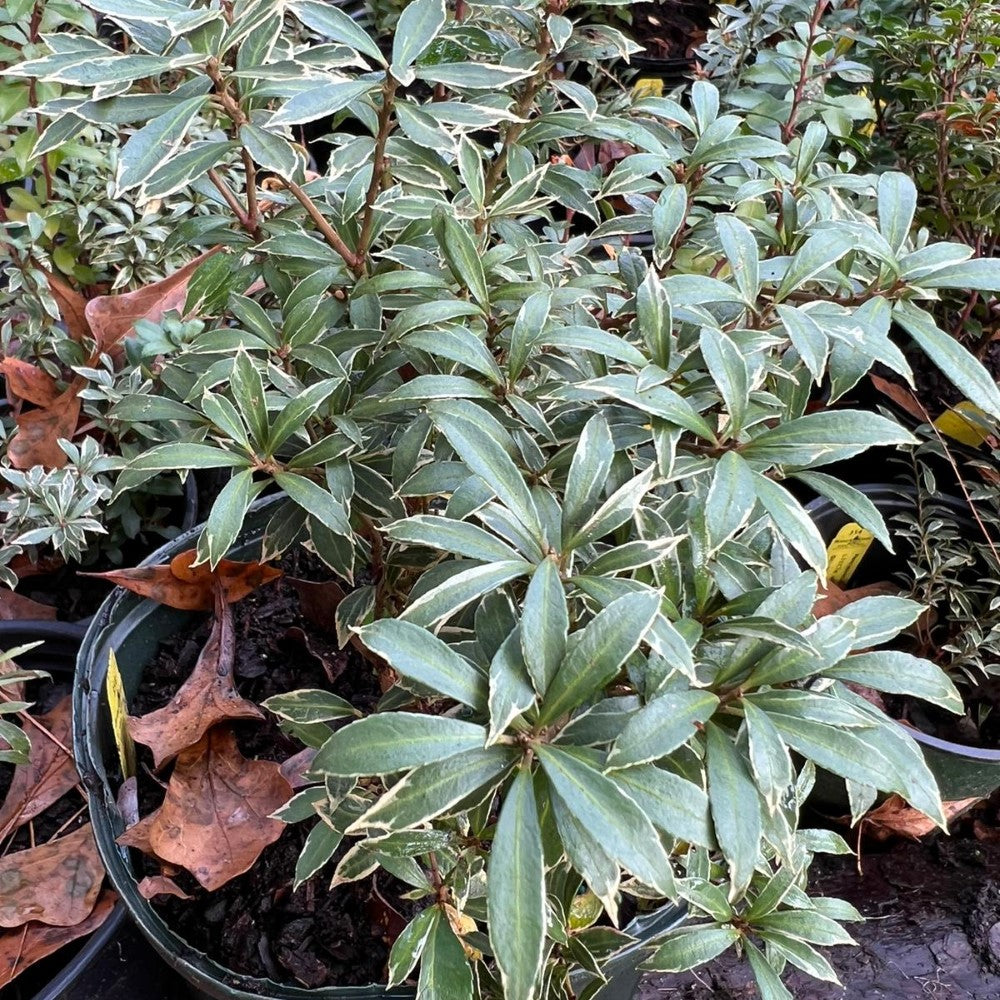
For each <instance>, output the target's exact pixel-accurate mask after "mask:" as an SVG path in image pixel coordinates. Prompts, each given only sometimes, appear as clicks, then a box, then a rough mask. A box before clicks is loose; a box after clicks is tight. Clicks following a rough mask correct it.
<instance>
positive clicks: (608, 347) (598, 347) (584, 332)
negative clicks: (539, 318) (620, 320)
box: [538, 326, 646, 368]
mask: <svg viewBox="0 0 1000 1000" xmlns="http://www.w3.org/2000/svg"><path fill="white" fill-rule="evenodd" d="M538 344H539V345H542V346H549V347H559V348H562V349H563V350H565V351H590V352H591V353H593V354H597V355H603V356H604V357H608V358H614V359H615V360H616V361H624V362H625V364H627V365H636V366H638V367H640V368H641V367H643V366H644V365H645V364H646V358H645V357H644V356H643V354H642V352H641V351H639V350H638V349H637V348H635V347H633V346H632V345H631V344H630V343H629V342H628V341H627V340H624V339H622V338H621V337H618V336H616V335H615V334H613V333H609V332H608V331H607V330H600V329H598V328H597V327H592V326H560V327H551V326H550V327H549V328H548V329H547V330H545V332H544V333H542V334H541V337H540V338H539V340H538Z"/></svg>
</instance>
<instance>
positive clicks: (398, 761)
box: [312, 619, 486, 778]
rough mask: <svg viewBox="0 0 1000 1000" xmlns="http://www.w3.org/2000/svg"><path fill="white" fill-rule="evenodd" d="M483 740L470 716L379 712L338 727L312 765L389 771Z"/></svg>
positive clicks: (347, 773) (340, 770)
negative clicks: (466, 718)
mask: <svg viewBox="0 0 1000 1000" xmlns="http://www.w3.org/2000/svg"><path fill="white" fill-rule="evenodd" d="M384 620H386V621H388V620H389V619H384ZM485 743H486V730H485V729H484V728H483V727H482V726H477V725H474V724H473V723H471V722H463V721H462V720H461V719H452V718H449V717H448V716H445V715H417V714H414V713H411V712H383V713H379V714H376V715H369V716H368V717H367V718H364V719H359V720H358V721H357V722H352V723H351V724H350V725H348V726H345V727H344V728H343V729H338V730H337V732H335V733H334V734H333V735H332V736H331V737H330V738H329V739H328V740H327V741H326V743H325V744H324V745H323V747H322V749H321V750H320V751H319V753H318V754H317V755H316V759H315V760H314V761H313V764H312V770H313V771H315V772H317V773H321V774H336V775H341V776H344V777H349V778H350V777H368V776H370V775H382V774H393V773H395V772H396V771H406V770H409V769H410V768H413V767H419V766H420V765H422V764H432V763H434V762H435V761H441V760H445V759H446V758H448V757H452V756H454V755H455V754H457V753H464V752H465V751H467V750H475V749H477V748H480V747H483V746H484V745H485Z"/></svg>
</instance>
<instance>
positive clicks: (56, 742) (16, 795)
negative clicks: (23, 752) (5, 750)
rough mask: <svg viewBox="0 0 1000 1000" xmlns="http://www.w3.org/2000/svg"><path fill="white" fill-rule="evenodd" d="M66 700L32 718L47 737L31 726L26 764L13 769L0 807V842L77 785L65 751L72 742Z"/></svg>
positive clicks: (69, 713)
mask: <svg viewBox="0 0 1000 1000" xmlns="http://www.w3.org/2000/svg"><path fill="white" fill-rule="evenodd" d="M70 700H71V699H70V696H69V695H67V696H66V697H65V698H63V700H62V701H60V702H59V704H57V705H56V707H55V708H53V709H52V711H51V712H48V713H46V714H45V715H36V716H35V717H34V718H35V720H36V721H37V722H38V725H39V726H40V727H42V728H43V729H45V730H46V732H48V733H49V736H46V735H44V734H43V733H42V732H40V731H39V729H38V728H37V727H34V726H33V727H32V729H33V730H34V731H33V732H32V734H31V752H30V755H29V757H28V763H27V764H20V765H19V766H17V767H15V768H14V776H13V778H12V779H11V782H10V786H9V788H8V789H7V795H6V797H5V798H4V801H3V805H2V806H0V840H2V839H3V838H4V837H6V836H7V834H8V833H10V831H11V830H16V829H17V828H18V827H19V826H21V825H22V824H23V823H27V822H28V820H30V819H34V818H35V817H36V816H38V815H40V814H41V813H43V812H44V811H45V810H46V809H48V807H49V806H50V805H52V803H53V802H55V801H56V799H59V798H61V797H62V796H63V795H65V794H66V792H68V791H69V790H70V789H71V788H73V786H74V785H76V784H77V783H78V782H79V780H80V779H79V777H78V776H77V773H76V767H75V766H74V764H73V758H72V756H71V755H70V754H69V753H68V752H67V751H68V750H69V748H70V746H71V745H72V741H73V731H72V725H71V705H70ZM64 748H65V749H64Z"/></svg>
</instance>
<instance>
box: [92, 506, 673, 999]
mask: <svg viewBox="0 0 1000 1000" xmlns="http://www.w3.org/2000/svg"><path fill="white" fill-rule="evenodd" d="M282 499H283V497H282V496H280V495H277V496H270V497H265V498H264V499H262V500H260V501H258V502H257V503H256V504H255V505H254V507H253V508H252V509H251V512H250V514H249V516H248V518H247V521H246V525H247V527H246V530H245V531H244V533H243V535H242V536H241V537H240V539H239V541H238V542H237V544H236V545H235V546H234V547H233V549H232V551H231V553H230V556H231V558H234V559H252V558H254V557H255V556H256V555H257V554H258V553H259V551H260V540H261V537H262V535H263V532H264V528H265V525H266V523H267V519H268V517H269V516H270V513H271V508H272V507H273V505H274V504H275V503H276V502H278V501H280V500H282ZM200 531H201V526H199V527H197V528H195V529H193V530H192V531H189V532H186V533H185V534H183V535H180V536H178V537H177V538H175V539H174V540H173V541H171V542H170V543H168V544H167V545H164V546H163V547H162V548H161V549H159V551H157V552H155V553H153V555H151V556H150V557H149V558H148V559H147V560H146V561H145V563H144V565H155V564H158V563H164V562H167V561H169V560H170V559H171V558H172V557H173V556H174V555H176V554H177V553H179V552H182V551H184V550H186V549H189V548H192V547H193V546H194V545H195V544H196V542H197V538H198V535H199V533H200ZM192 619H193V615H192V614H191V613H190V612H183V611H177V610H174V609H172V608H168V607H165V606H163V605H160V604H157V603H155V602H154V601H151V600H147V599H144V598H142V597H139V596H138V595H136V594H132V593H129V592H127V591H124V590H122V589H120V588H118V589H116V590H115V591H114V592H113V593H112V594H111V595H109V597H108V599H107V600H106V601H105V602H104V604H103V605H102V606H101V609H100V611H99V612H98V613H97V615H96V616H95V617H94V620H93V622H92V623H91V625H90V628H89V629H88V630H87V634H86V636H85V637H84V640H83V644H82V646H81V649H80V656H79V660H78V662H77V673H76V683H75V686H74V691H73V744H74V749H75V753H76V756H77V767H78V768H79V771H80V776H81V778H82V779H83V781H84V784H85V785H86V787H87V789H88V791H89V792H90V813H91V818H92V821H93V826H94V835H95V836H96V838H97V845H98V848H99V850H100V852H101V857H102V859H103V861H104V865H105V867H106V868H107V871H108V876H109V878H110V880H111V883H112V885H113V886H114V888H115V889H116V891H117V892H118V893H119V895H120V896H121V898H122V900H123V902H124V904H125V906H126V907H127V908H128V911H129V913H130V914H131V916H132V918H133V920H134V921H135V922H136V924H137V925H138V927H139V929H140V930H141V931H142V933H143V934H144V935H145V936H146V938H147V939H148V940H149V942H150V943H151V944H152V946H153V948H155V949H156V951H157V952H158V953H159V954H160V955H161V956H162V957H163V958H164V959H165V960H166V962H167V963H168V965H170V967H171V968H172V969H174V970H176V971H177V972H178V973H180V975H181V976H183V978H184V979H186V980H187V982H188V983H189V984H190V985H191V986H192V987H193V988H194V989H195V991H196V992H197V993H199V994H201V995H203V996H208V997H213V998H217V1000H260V998H264V1000H382V998H396V997H412V996H413V991H412V990H411V989H408V988H405V987H397V988H394V989H389V988H388V987H386V986H383V985H371V986H343V987H325V988H321V989H314V990H310V989H306V988H303V987H295V986H286V985H282V984H279V983H276V982H274V981H272V980H269V979H258V978H254V977H251V976H245V975H240V974H237V973H233V972H230V971H228V970H227V969H225V968H224V967H223V966H222V965H220V964H219V963H217V962H215V961H213V960H212V959H211V958H209V957H208V956H207V955H205V954H204V953H202V952H200V951H197V950H196V949H194V948H192V947H191V946H190V945H188V944H187V943H185V942H184V941H183V940H182V939H181V938H180V937H178V935H177V934H176V933H174V931H173V930H171V929H170V927H168V926H167V924H166V923H165V922H164V921H163V919H162V918H161V917H160V915H159V914H158V913H157V911H156V910H155V909H154V908H153V906H152V905H151V904H150V903H149V901H148V900H146V899H144V898H143V897H142V896H141V895H140V894H139V890H138V888H137V886H136V879H135V874H134V871H133V868H132V864H131V861H130V857H129V851H128V849H126V848H123V847H120V846H119V845H118V844H117V843H115V839H116V838H117V837H118V836H119V835H120V834H121V832H122V831H123V829H124V822H123V820H122V818H121V816H120V814H119V812H118V808H117V806H116V803H115V786H114V785H113V784H112V781H113V780H114V778H115V776H116V772H117V764H116V759H117V750H116V749H115V745H114V741H113V738H112V734H111V725H110V715H109V710H108V703H107V698H106V695H105V677H106V673H107V665H108V653H109V651H111V650H114V652H115V655H116V659H117V661H118V666H119V669H120V670H121V674H122V680H123V682H124V686H125V693H126V697H127V698H128V699H129V700H131V698H132V697H133V696H134V694H135V692H136V690H137V688H138V686H139V683H140V680H141V677H142V672H143V670H144V668H145V666H146V664H147V663H148V662H149V661H150V659H151V658H152V657H153V655H154V654H155V652H156V650H157V647H158V645H159V643H160V642H161V641H162V640H163V639H165V638H167V637H168V636H170V635H173V634H175V633H176V632H178V631H179V630H181V629H185V628H188V627H189V625H190V622H191V621H192ZM683 919H684V910H683V909H682V908H680V907H677V906H673V905H670V906H665V907H662V908H661V909H660V910H657V911H656V912H655V913H652V914H648V915H644V916H642V917H639V918H637V919H636V920H635V921H633V923H632V924H630V925H629V927H628V928H626V930H628V931H629V932H630V933H633V934H635V936H637V937H639V938H640V939H641V940H648V939H649V938H651V937H652V936H653V935H654V934H658V933H661V932H663V931H665V930H668V929H670V928H671V927H674V926H676V925H677V924H679V923H680V922H682V921H683ZM640 949H641V945H636V946H632V947H631V948H629V949H626V950H624V951H623V952H622V953H621V954H620V955H619V956H618V957H616V959H615V960H613V963H612V965H611V970H612V972H613V973H614V975H613V977H612V979H611V980H610V981H609V983H608V984H607V985H606V986H605V987H604V988H603V989H602V990H601V992H600V993H599V994H597V996H596V997H595V1000H630V998H631V997H632V996H633V995H634V993H635V989H636V986H637V984H638V981H639V978H640V973H639V972H638V969H637V965H638V962H639V961H640V959H639V957H638V952H639V950H640ZM584 982H586V975H585V974H584Z"/></svg>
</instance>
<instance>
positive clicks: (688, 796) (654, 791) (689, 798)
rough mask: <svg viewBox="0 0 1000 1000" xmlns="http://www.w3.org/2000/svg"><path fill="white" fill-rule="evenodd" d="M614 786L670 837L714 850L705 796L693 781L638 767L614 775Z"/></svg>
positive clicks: (665, 772) (670, 773)
mask: <svg viewBox="0 0 1000 1000" xmlns="http://www.w3.org/2000/svg"><path fill="white" fill-rule="evenodd" d="M614 780H615V784H617V785H618V787H619V788H620V789H621V790H622V791H623V792H624V793H625V794H626V795H627V796H628V797H629V798H630V799H631V800H632V801H633V802H634V803H635V804H636V805H637V806H638V807H639V808H640V809H641V810H642V811H643V812H644V813H645V814H646V815H647V816H648V817H649V819H650V822H652V824H653V825H654V826H656V827H657V828H658V829H660V830H662V831H663V832H664V833H666V834H667V835H668V836H670V837H674V838H676V839H677V840H681V841H685V842H686V843H690V844H699V845H700V846H702V847H708V848H714V847H715V832H714V830H713V829H712V820H711V814H710V813H709V809H708V796H707V795H706V794H705V792H704V791H703V790H702V789H701V788H700V787H699V786H698V785H696V784H695V783H694V782H693V781H688V780H687V778H682V777H681V776H680V775H678V774H673V773H672V772H670V771H665V770H663V768H660V767H655V766H654V765H653V764H642V765H640V766H639V767H628V768H625V769H624V770H622V771H616V772H615V774H614Z"/></svg>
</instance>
